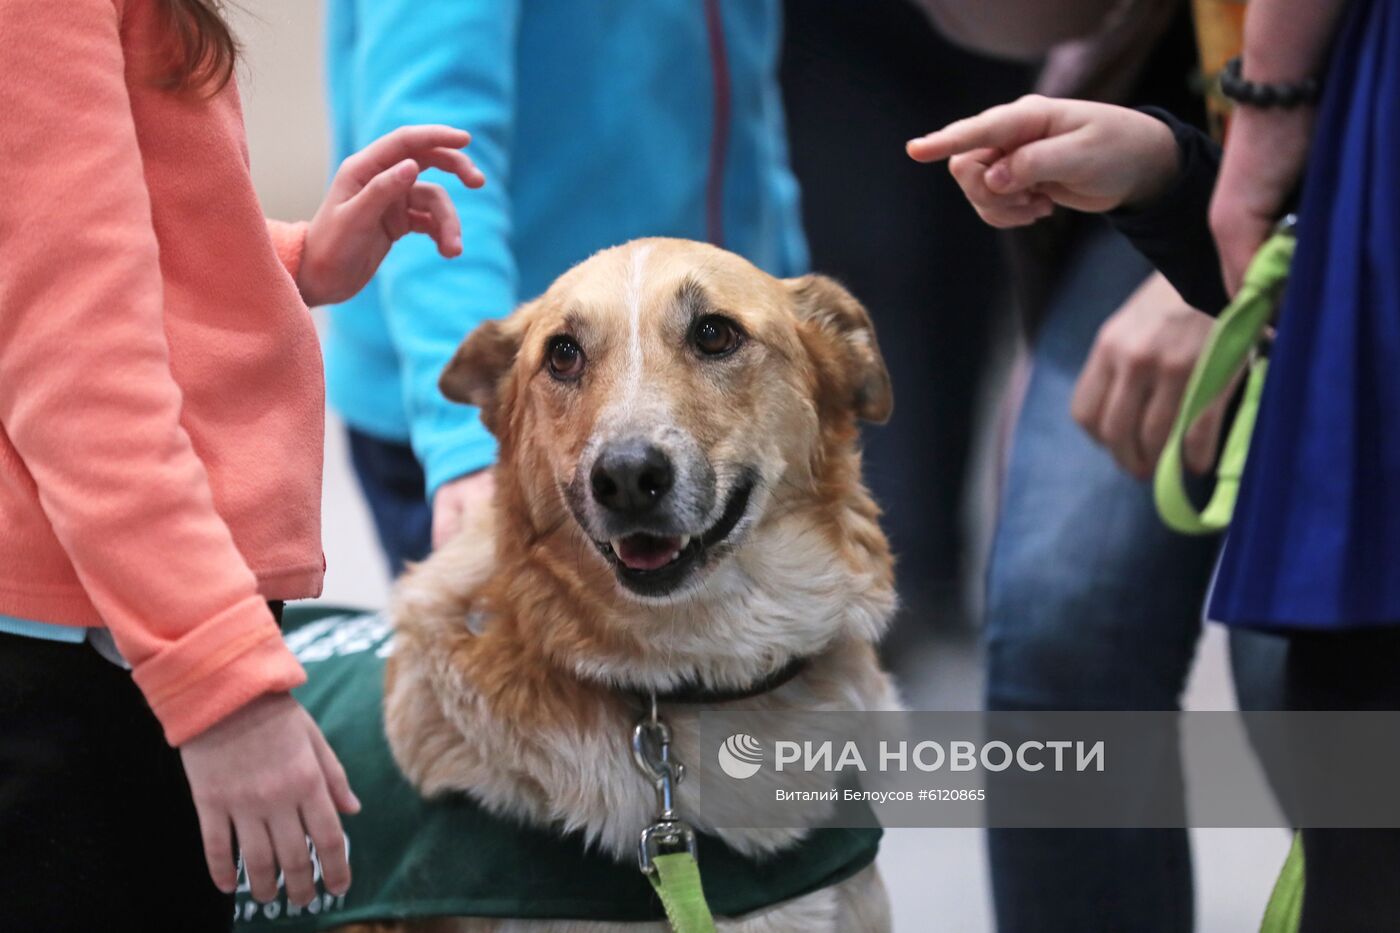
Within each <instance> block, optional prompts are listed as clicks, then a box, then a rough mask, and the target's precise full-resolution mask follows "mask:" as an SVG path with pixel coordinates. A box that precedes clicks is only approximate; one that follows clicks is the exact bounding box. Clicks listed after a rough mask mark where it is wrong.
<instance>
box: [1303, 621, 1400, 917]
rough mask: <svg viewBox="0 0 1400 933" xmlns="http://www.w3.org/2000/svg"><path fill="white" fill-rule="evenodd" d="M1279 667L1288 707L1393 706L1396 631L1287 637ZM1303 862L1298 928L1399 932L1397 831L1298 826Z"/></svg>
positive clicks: (1398, 690) (1399, 682)
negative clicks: (1285, 658) (1282, 669)
mask: <svg viewBox="0 0 1400 933" xmlns="http://www.w3.org/2000/svg"><path fill="white" fill-rule="evenodd" d="M1286 670H1287V673H1286V675H1285V683H1284V691H1285V693H1284V696H1285V703H1286V705H1287V708H1288V709H1293V710H1395V709H1400V629H1385V630H1377V631H1360V632H1338V633H1319V634H1298V635H1292V636H1290V637H1289V645H1288V662H1287V669H1286ZM1397 791H1400V788H1397ZM1303 860H1304V866H1305V867H1304V871H1305V874H1306V878H1307V881H1306V887H1305V889H1304V895H1303V920H1302V924H1301V926H1300V928H1299V933H1393V931H1396V930H1400V829H1304V830H1303Z"/></svg>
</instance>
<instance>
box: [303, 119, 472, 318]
mask: <svg viewBox="0 0 1400 933" xmlns="http://www.w3.org/2000/svg"><path fill="white" fill-rule="evenodd" d="M469 142H471V134H470V133H468V132H467V131H466V130H458V129H453V128H452V127H450V126H405V127H402V128H401V129H397V130H395V131H394V132H392V133H390V134H388V135H387V136H383V137H380V138H379V139H377V140H375V141H374V142H373V143H370V144H369V145H368V146H366V147H365V148H364V149H362V150H360V151H359V152H357V153H355V154H354V155H352V156H351V157H350V158H348V159H346V160H345V161H344V162H343V163H341V166H340V169H339V171H337V172H336V173H335V178H334V179H332V180H331V187H330V190H329V191H328V192H327V193H326V199H325V200H324V201H323V202H321V207H320V209H319V210H317V211H316V216H315V217H314V218H312V220H311V226H310V228H309V229H308V230H307V231H306V247H305V249H304V251H303V252H302V259H301V270H300V272H299V273H298V274H297V288H298V289H299V290H300V291H301V297H302V299H303V300H304V301H305V302H306V303H307V305H309V306H315V305H322V304H332V303H334V302H337V301H344V300H345V299H347V298H350V297H351V296H353V295H354V294H355V293H356V292H358V291H359V290H360V289H362V288H364V287H365V284H366V283H367V282H369V280H370V278H371V277H372V276H373V275H374V273H375V270H377V269H378V268H379V263H380V262H382V261H383V259H384V256H385V254H386V253H388V252H389V247H390V246H393V245H394V241H395V240H397V239H399V237H402V236H404V235H405V234H407V233H410V232H411V233H426V234H428V236H430V237H432V238H433V242H435V243H437V248H438V252H439V253H441V254H442V255H443V256H447V257H452V256H457V255H460V254H461V252H462V227H461V223H460V221H458V219H457V210H456V208H454V207H453V206H452V200H451V198H449V197H448V196H447V191H446V190H445V189H444V188H443V187H442V186H441V185H435V184H431V183H429V182H420V181H419V180H418V174H419V173H420V172H422V171H423V170H424V169H427V168H440V169H443V170H444V171H448V172H451V173H452V174H453V175H456V176H457V177H458V178H460V179H461V180H462V184H464V185H466V186H467V187H468V188H480V187H481V186H482V185H484V184H486V177H485V176H484V175H482V174H481V170H480V169H478V168H477V167H476V166H475V165H473V164H472V160H471V159H469V158H467V155H466V153H464V152H462V151H461V150H462V147H463V146H465V145H466V144H467V143H469Z"/></svg>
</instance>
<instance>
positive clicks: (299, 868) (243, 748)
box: [180, 693, 360, 906]
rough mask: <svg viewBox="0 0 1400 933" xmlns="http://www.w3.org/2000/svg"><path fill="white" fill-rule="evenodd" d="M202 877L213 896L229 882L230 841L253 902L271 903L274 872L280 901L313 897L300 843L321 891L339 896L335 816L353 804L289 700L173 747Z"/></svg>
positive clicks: (271, 702) (251, 707) (340, 856)
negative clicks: (195, 818) (283, 894)
mask: <svg viewBox="0 0 1400 933" xmlns="http://www.w3.org/2000/svg"><path fill="white" fill-rule="evenodd" d="M180 759H181V761H183V762H184V765H185V775H186V776H187V777H188V778H189V782H190V790H191V792H193V795H194V805H195V809H196V811H198V813H199V827H200V831H201V833H202V835H203V837H204V857H205V860H206V861H207V862H208V863H209V875H210V877H211V878H213V879H214V884H215V885H216V886H217V887H218V888H219V890H221V891H224V892H232V891H233V886H234V883H235V881H236V873H235V870H234V864H235V863H234V848H233V847H234V839H233V834H236V835H237V845H238V848H239V849H240V850H242V852H243V864H244V867H245V868H246V870H247V872H248V885H249V888H250V889H251V891H252V894H253V897H254V898H256V899H257V900H259V901H263V902H267V901H270V900H272V899H273V898H274V897H276V896H277V873H278V870H279V868H280V870H281V871H282V873H283V875H284V877H285V880H286V885H287V899H288V900H289V901H290V902H291V903H293V904H298V905H303V906H304V905H306V904H309V903H311V900H312V899H313V898H314V897H315V896H316V887H315V882H314V878H313V875H312V866H311V856H310V854H309V853H308V852H307V848H306V837H307V836H310V837H311V841H312V842H314V843H315V844H316V855H317V857H318V858H319V859H320V861H321V874H322V878H323V879H324V880H325V883H326V890H328V891H330V892H331V893H333V894H344V893H345V891H346V890H347V889H349V887H350V864H349V861H348V859H347V854H346V847H345V832H344V830H343V829H341V826H340V818H339V817H338V816H336V811H337V810H339V811H340V812H341V813H355V812H356V811H358V810H359V809H360V802H359V801H358V800H356V799H355V795H354V794H353V793H352V792H351V791H350V784H349V782H348V781H347V780H346V778H345V770H344V769H343V768H342V767H341V766H340V761H339V760H338V759H337V758H336V757H335V752H333V751H331V747H330V746H329V745H327V744H326V740H325V737H324V736H322V735H321V730H320V729H318V728H317V727H316V723H314V722H312V720H311V717H310V716H309V715H307V712H306V710H304V709H302V707H301V704H300V703H298V702H297V701H296V700H294V699H292V696H291V694H288V693H271V694H268V695H266V696H263V697H259V698H258V699H256V700H254V701H253V702H251V703H249V704H248V705H247V706H245V707H243V708H242V709H240V710H238V711H237V712H236V713H234V714H233V715H231V716H229V717H228V718H227V719H225V720H223V721H222V722H220V723H218V724H217V725H215V726H214V727H213V728H211V729H209V730H208V731H206V732H203V733H200V734H199V735H197V736H195V737H194V738H193V739H190V740H189V741H188V742H186V743H185V744H184V745H181V746H180Z"/></svg>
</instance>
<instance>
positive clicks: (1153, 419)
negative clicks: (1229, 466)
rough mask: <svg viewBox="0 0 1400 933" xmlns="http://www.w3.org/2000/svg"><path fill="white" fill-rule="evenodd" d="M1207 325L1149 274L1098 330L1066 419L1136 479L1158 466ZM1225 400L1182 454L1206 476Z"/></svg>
mask: <svg viewBox="0 0 1400 933" xmlns="http://www.w3.org/2000/svg"><path fill="white" fill-rule="evenodd" d="M1212 324H1213V321H1212V320H1211V317H1210V316H1209V315H1207V314H1202V313H1201V312H1200V311H1197V310H1196V309H1195V308H1193V307H1191V306H1190V305H1188V304H1187V303H1186V302H1185V301H1183V300H1182V298H1181V296H1180V295H1178V294H1177V292H1176V289H1174V288H1172V286H1171V284H1170V283H1168V282H1167V280H1166V279H1165V278H1163V277H1162V275H1161V273H1153V274H1152V275H1151V276H1149V277H1148V279H1147V280H1146V281H1145V282H1144V283H1143V284H1142V285H1141V286H1140V287H1139V288H1138V289H1137V291H1135V292H1133V294H1132V295H1131V296H1130V297H1129V298H1128V300H1127V301H1125V302H1124V303H1123V305H1122V306H1121V307H1120V308H1119V309H1118V310H1117V311H1115V312H1114V313H1113V315H1112V316H1111V317H1109V319H1108V320H1106V321H1105V322H1104V324H1103V326H1102V327H1100V328H1099V335H1098V337H1097V338H1096V339H1095V340H1094V347H1093V349H1092V350H1091V351H1090V352H1089V358H1088V360H1087V361H1086V362H1085V364H1084V369H1083V371H1081V372H1080V374H1079V383H1078V384H1077V385H1076V386H1075V389H1074V398H1073V400H1072V401H1071V403H1070V414H1071V415H1073V417H1074V420H1075V421H1077V422H1079V424H1080V426H1081V427H1083V428H1084V430H1085V431H1087V432H1088V433H1089V436H1090V437H1092V438H1093V439H1094V440H1096V441H1098V442H1099V443H1100V444H1102V445H1103V446H1104V447H1105V448H1107V450H1108V452H1109V453H1111V454H1112V455H1113V459H1114V460H1116V461H1117V462H1118V465H1119V466H1120V467H1122V468H1123V469H1124V470H1126V471H1127V472H1128V473H1131V474H1132V475H1133V476H1135V477H1136V478H1138V479H1141V480H1145V479H1147V478H1149V477H1150V476H1151V475H1152V471H1153V470H1155V469H1156V468H1157V460H1158V458H1160V457H1161V456H1162V450H1163V449H1164V448H1165V447H1166V446H1167V438H1168V436H1170V434H1171V430H1172V423H1173V422H1174V421H1175V420H1176V412H1177V409H1179V408H1180V407H1181V398H1182V396H1183V395H1185V394H1186V383H1187V381H1188V380H1190V378H1191V371H1192V369H1194V368H1195V365H1196V358H1197V357H1198V356H1200V355H1201V351H1202V350H1203V349H1204V348H1205V345H1206V339H1207V338H1208V337H1209V336H1210V330H1211V325H1212ZM1230 394H1231V393H1228V392H1227V393H1224V394H1223V395H1222V396H1221V398H1220V400H1219V401H1218V402H1216V403H1215V404H1213V405H1211V406H1210V407H1209V408H1207V409H1206V410H1205V412H1204V413H1203V414H1202V415H1201V417H1200V418H1199V419H1197V421H1196V423H1195V424H1193V425H1192V426H1191V428H1190V430H1188V431H1187V432H1186V437H1185V439H1184V441H1183V444H1182V449H1183V453H1184V455H1185V460H1186V466H1187V467H1188V468H1189V469H1191V470H1192V471H1193V472H1196V473H1205V472H1206V471H1207V470H1209V469H1210V467H1211V464H1212V463H1214V462H1215V451H1216V447H1217V445H1218V443H1219V440H1220V426H1221V424H1222V422H1223V421H1224V420H1225V406H1226V404H1227V403H1228V402H1229V398H1230Z"/></svg>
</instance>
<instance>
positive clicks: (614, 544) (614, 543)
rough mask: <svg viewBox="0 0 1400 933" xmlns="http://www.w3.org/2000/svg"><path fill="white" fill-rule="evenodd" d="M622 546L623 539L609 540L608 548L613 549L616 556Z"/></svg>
mask: <svg viewBox="0 0 1400 933" xmlns="http://www.w3.org/2000/svg"><path fill="white" fill-rule="evenodd" d="M621 544H622V539H621V538H610V539H608V547H610V548H612V549H613V553H614V554H616V553H617V552H618V551H617V549H618V547H619V546H620V545H621Z"/></svg>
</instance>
